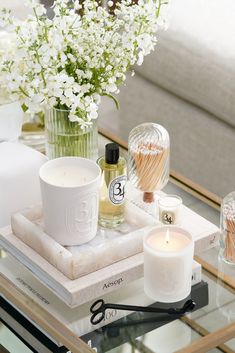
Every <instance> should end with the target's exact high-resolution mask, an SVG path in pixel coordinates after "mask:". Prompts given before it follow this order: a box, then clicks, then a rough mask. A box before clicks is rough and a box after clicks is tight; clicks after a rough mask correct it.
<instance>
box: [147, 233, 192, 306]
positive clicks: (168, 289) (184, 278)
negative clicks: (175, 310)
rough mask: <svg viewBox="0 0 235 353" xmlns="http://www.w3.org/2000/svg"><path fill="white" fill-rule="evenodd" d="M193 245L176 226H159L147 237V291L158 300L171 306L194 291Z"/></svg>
mask: <svg viewBox="0 0 235 353" xmlns="http://www.w3.org/2000/svg"><path fill="white" fill-rule="evenodd" d="M193 253H194V243H193V240H192V236H191V235H190V233H189V232H188V231H186V230H184V229H182V228H180V227H176V226H162V227H156V228H154V229H152V230H151V231H150V233H148V234H147V235H146V236H145V238H144V289H145V292H146V294H147V295H148V296H149V297H150V298H153V299H154V300H156V301H159V302H163V303H172V302H177V301H180V300H183V299H185V298H186V297H187V296H188V295H189V294H190V292H191V277H192V262H193Z"/></svg>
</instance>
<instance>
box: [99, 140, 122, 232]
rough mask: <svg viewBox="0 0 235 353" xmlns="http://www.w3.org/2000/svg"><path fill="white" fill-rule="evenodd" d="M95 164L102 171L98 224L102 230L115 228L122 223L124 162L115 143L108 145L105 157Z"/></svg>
mask: <svg viewBox="0 0 235 353" xmlns="http://www.w3.org/2000/svg"><path fill="white" fill-rule="evenodd" d="M97 163H98V164H99V166H100V168H101V170H102V186H101V191H100V205H99V224H100V226H102V227H104V228H115V227H117V226H118V225H119V224H121V223H122V222H123V221H124V208H125V187H126V181H127V176H126V173H127V171H126V160H125V158H123V157H120V155H119V146H118V145H117V144H116V143H108V144H107V145H106V146H105V156H103V157H101V158H99V159H98V161H97Z"/></svg>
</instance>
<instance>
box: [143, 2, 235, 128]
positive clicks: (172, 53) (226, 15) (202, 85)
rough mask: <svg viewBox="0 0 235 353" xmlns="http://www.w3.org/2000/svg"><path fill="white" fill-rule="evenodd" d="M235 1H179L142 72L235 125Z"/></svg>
mask: <svg viewBox="0 0 235 353" xmlns="http://www.w3.org/2000/svg"><path fill="white" fill-rule="evenodd" d="M234 63H235V1H234V0H223V1H220V0H206V1H205V0H190V1H189V0H175V1H173V2H172V11H171V19H170V26H169V28H168V30H167V31H166V32H161V33H160V36H159V42H158V45H157V48H156V50H155V52H154V53H152V54H151V55H149V56H148V57H146V59H145V62H144V64H143V66H142V67H137V68H136V71H138V72H139V73H140V74H141V75H143V76H144V77H145V78H147V79H148V80H150V81H152V82H154V83H156V84H157V85H159V86H161V87H163V88H165V89H167V90H169V91H170V92H172V93H174V94H175V95H177V96H180V97H181V98H183V99H185V100H187V101H190V102H192V103H194V104H195V105H198V106H200V107H202V108H204V109H205V110H207V111H209V112H211V113H213V114H214V115H215V116H217V117H218V118H220V119H222V120H224V121H225V122H227V123H229V124H231V125H233V126H235V64H234Z"/></svg>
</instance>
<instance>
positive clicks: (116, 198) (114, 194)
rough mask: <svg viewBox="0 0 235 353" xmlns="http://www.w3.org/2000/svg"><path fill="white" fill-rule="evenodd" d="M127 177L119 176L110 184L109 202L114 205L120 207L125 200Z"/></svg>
mask: <svg viewBox="0 0 235 353" xmlns="http://www.w3.org/2000/svg"><path fill="white" fill-rule="evenodd" d="M126 181H127V177H126V175H121V176H118V177H117V178H114V179H113V180H112V181H111V182H110V183H109V200H110V201H111V202H112V204H114V205H120V204H122V203H123V202H124V200H125V193H126V190H125V189H126Z"/></svg>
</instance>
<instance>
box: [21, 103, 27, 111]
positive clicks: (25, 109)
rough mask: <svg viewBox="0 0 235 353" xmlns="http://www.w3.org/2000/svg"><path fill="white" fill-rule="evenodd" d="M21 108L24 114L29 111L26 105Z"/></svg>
mask: <svg viewBox="0 0 235 353" xmlns="http://www.w3.org/2000/svg"><path fill="white" fill-rule="evenodd" d="M21 108H22V110H23V112H24V113H26V112H27V110H28V107H27V105H25V104H24V103H23V104H22V105H21Z"/></svg>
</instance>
